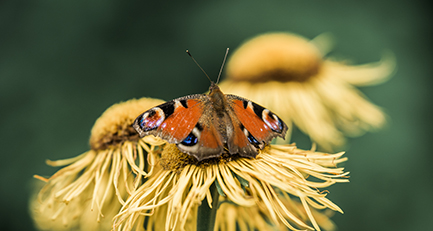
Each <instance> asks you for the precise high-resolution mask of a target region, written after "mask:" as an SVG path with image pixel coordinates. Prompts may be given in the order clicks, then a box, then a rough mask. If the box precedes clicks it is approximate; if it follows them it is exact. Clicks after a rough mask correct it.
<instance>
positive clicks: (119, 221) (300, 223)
mask: <svg viewBox="0 0 433 231" xmlns="http://www.w3.org/2000/svg"><path fill="white" fill-rule="evenodd" d="M342 155H343V153H337V154H326V153H320V152H315V151H305V150H300V149H297V148H296V147H295V146H293V145H272V146H268V147H266V148H264V149H263V150H260V152H259V154H258V155H257V157H256V158H254V159H250V158H242V157H233V156H229V155H227V156H226V155H224V154H223V156H221V157H220V158H215V159H210V160H204V161H200V162H197V160H196V159H195V158H193V157H191V156H189V155H187V154H184V153H181V152H180V151H179V150H178V149H177V147H176V145H174V144H168V145H166V146H165V147H164V150H163V151H162V153H161V159H160V161H159V165H160V166H161V168H160V169H159V170H158V171H156V172H155V174H154V175H152V177H150V178H149V179H148V180H147V181H146V182H145V183H144V184H143V185H142V186H141V187H140V188H138V189H137V190H136V191H135V192H134V193H133V194H132V195H131V196H130V197H129V198H128V200H127V201H126V202H125V204H124V205H123V207H122V209H121V211H120V212H119V214H118V215H117V216H116V217H115V218H114V227H113V229H114V230H124V231H127V230H132V229H135V230H196V227H199V226H200V224H197V226H196V222H197V223H200V222H202V223H203V222H204V221H203V219H202V218H203V217H202V215H203V213H202V211H200V210H201V209H202V207H203V206H205V207H207V206H209V207H211V208H212V207H213V206H217V202H218V196H219V195H222V196H224V197H225V198H227V200H229V201H231V202H232V203H233V204H235V205H237V206H244V207H253V206H257V207H258V208H259V209H260V211H264V213H265V214H266V216H267V217H268V218H269V219H270V221H271V222H272V223H274V224H280V223H281V224H283V225H284V226H285V227H287V228H289V229H292V230H298V229H316V230H320V228H319V225H318V223H317V222H316V219H315V217H314V215H313V213H314V212H313V211H314V209H325V208H328V209H331V210H334V211H338V212H342V210H341V209H340V208H339V207H338V206H337V205H335V204H334V203H332V202H331V201H330V200H329V199H327V198H326V193H325V191H323V192H320V191H319V189H321V188H326V187H328V186H330V185H333V184H334V183H336V182H347V181H348V179H347V174H348V173H344V171H343V168H339V167H336V165H337V164H338V163H341V162H344V161H345V160H346V158H343V157H342ZM217 191H218V192H217ZM205 199H206V201H204V200H205ZM295 199H296V200H298V201H299V203H300V204H301V205H302V206H301V208H299V207H298V208H297V209H296V210H301V211H302V212H299V211H295V210H292V209H293V205H288V204H287V202H290V201H292V200H295ZM222 206H223V205H222ZM214 208H215V207H214ZM215 209H216V208H215ZM300 214H305V216H306V218H302V217H301V216H300ZM233 219H235V217H233ZM236 219H237V217H236ZM239 220H241V219H240V218H239ZM306 221H307V222H306ZM221 224H228V223H226V222H223V223H220V224H219V225H220V226H219V227H222V226H221ZM232 224H233V223H232ZM309 224H311V225H309ZM210 227H212V224H211V225H210ZM208 228H209V227H208ZM200 230H203V229H200ZM207 230H209V229H207ZM224 230H230V229H224Z"/></svg>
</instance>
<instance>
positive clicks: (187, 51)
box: [186, 50, 212, 83]
mask: <svg viewBox="0 0 433 231" xmlns="http://www.w3.org/2000/svg"><path fill="white" fill-rule="evenodd" d="M186 53H187V54H188V55H189V57H191V58H192V60H193V61H194V63H195V64H197V66H198V67H199V68H200V70H201V71H203V73H204V74H205V75H206V77H207V78H208V79H209V81H210V82H211V83H212V80H211V79H210V78H209V75H207V74H206V71H204V70H203V68H201V66H200V65H199V64H198V63H197V61H195V59H194V57H192V55H191V53H189V50H186Z"/></svg>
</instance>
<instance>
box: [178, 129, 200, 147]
mask: <svg viewBox="0 0 433 231" xmlns="http://www.w3.org/2000/svg"><path fill="white" fill-rule="evenodd" d="M180 143H181V144H183V145H185V146H194V145H196V144H197V143H198V138H197V136H195V135H194V134H192V132H191V133H189V135H188V136H187V137H186V138H185V139H184V140H183V141H182V142H180Z"/></svg>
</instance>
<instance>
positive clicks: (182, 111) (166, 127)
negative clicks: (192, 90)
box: [133, 95, 204, 144]
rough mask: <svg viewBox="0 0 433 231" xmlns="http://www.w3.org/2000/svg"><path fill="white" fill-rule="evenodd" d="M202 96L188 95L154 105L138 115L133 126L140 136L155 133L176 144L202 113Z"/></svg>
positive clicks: (188, 131) (185, 136)
mask: <svg viewBox="0 0 433 231" xmlns="http://www.w3.org/2000/svg"><path fill="white" fill-rule="evenodd" d="M202 97H203V95H190V96H185V97H181V98H178V99H175V100H172V101H169V102H166V103H164V104H161V105H159V106H156V107H154V108H152V109H150V110H148V111H146V112H144V113H143V114H141V115H140V116H138V117H137V119H136V120H135V121H134V124H133V126H134V128H135V129H136V130H137V132H138V133H139V134H140V136H141V137H143V136H146V135H155V136H159V137H161V138H162V139H165V140H167V141H168V142H170V143H176V144H177V143H179V142H181V141H183V140H184V139H185V138H187V137H188V135H189V134H190V133H191V132H192V130H193V128H194V127H195V125H196V124H197V122H198V121H199V119H200V116H201V115H202V114H203V109H204V107H203V105H202V104H201V99H200V98H202Z"/></svg>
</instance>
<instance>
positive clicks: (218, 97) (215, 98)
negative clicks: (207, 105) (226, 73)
mask: <svg viewBox="0 0 433 231" xmlns="http://www.w3.org/2000/svg"><path fill="white" fill-rule="evenodd" d="M209 98H210V101H211V102H212V105H213V107H214V108H215V111H216V112H217V114H218V116H219V117H221V116H222V115H223V113H224V111H225V110H226V107H227V105H228V102H227V99H226V97H225V96H224V93H223V92H222V91H221V90H220V88H219V87H218V86H217V85H216V84H215V83H213V82H212V84H211V86H210V87H209Z"/></svg>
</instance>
